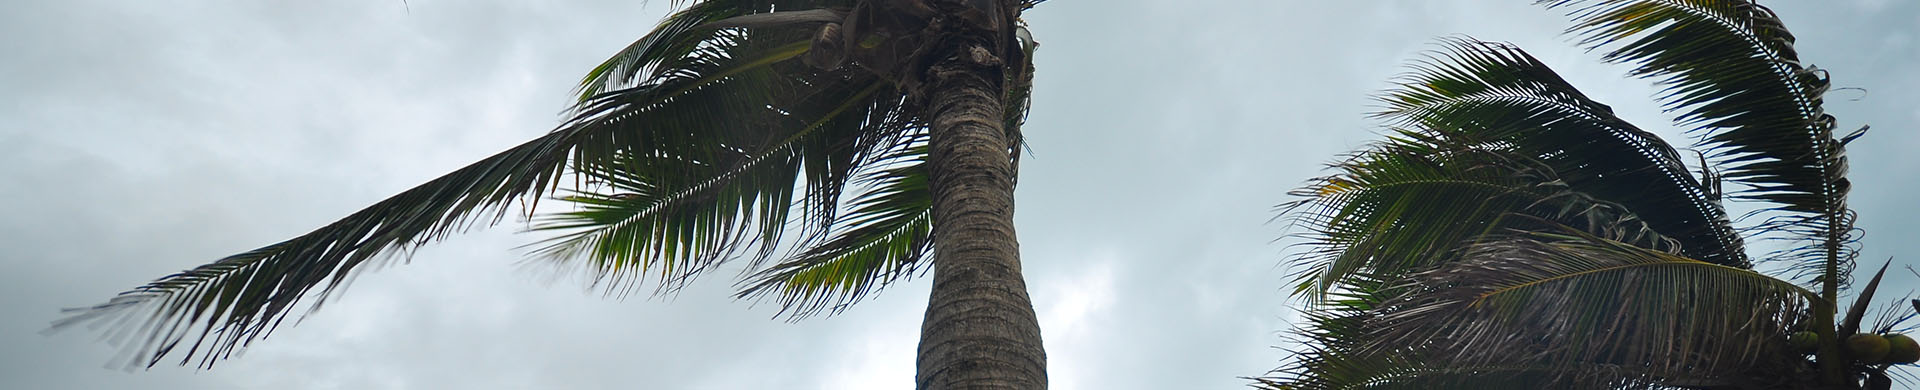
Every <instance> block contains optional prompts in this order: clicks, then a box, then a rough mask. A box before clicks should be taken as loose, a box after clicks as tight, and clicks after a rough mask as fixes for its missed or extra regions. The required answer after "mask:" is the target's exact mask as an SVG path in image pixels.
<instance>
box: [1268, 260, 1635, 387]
mask: <svg viewBox="0 0 1920 390" xmlns="http://www.w3.org/2000/svg"><path fill="white" fill-rule="evenodd" d="M1406 291H1407V289H1406V288H1404V287H1403V286H1397V285H1394V284H1392V283H1391V282H1389V281H1386V280H1382V279H1378V278H1372V277H1367V276H1362V277H1360V278H1358V279H1357V280H1356V281H1355V283H1353V284H1352V285H1351V286H1350V287H1349V288H1346V289H1343V290H1342V291H1339V292H1335V293H1334V295H1336V298H1335V299H1329V300H1325V301H1322V302H1320V303H1319V304H1316V305H1315V306H1313V309H1312V310H1309V311H1307V312H1305V313H1303V317H1304V318H1303V320H1304V325H1302V326H1301V327H1300V328H1298V329H1296V330H1295V331H1294V333H1295V336H1296V337H1295V339H1296V340H1297V341H1299V343H1300V345H1301V347H1299V349H1296V350H1294V351H1293V353H1292V354H1291V355H1292V356H1291V357H1290V359H1289V362H1288V363H1287V364H1286V365H1284V366H1282V367H1280V368H1278V369H1275V370H1273V371H1271V372H1268V375H1269V376H1267V377H1261V378H1249V379H1253V380H1254V381H1255V382H1256V383H1255V384H1254V387H1255V388H1260V389H1268V390H1279V389H1287V390H1310V389H1311V390H1322V389H1325V390H1332V389H1489V388H1525V389H1609V390H1613V389H1634V388H1650V387H1648V385H1649V384H1647V383H1643V382H1635V381H1632V380H1631V379H1623V378H1631V377H1632V376H1631V375H1620V373H1621V371H1625V370H1628V368H1626V367H1620V366H1610V365H1588V366H1581V367H1577V368H1576V370H1575V371H1574V372H1571V373H1567V372H1559V371H1556V370H1555V368H1556V367H1548V366H1537V365H1534V366H1529V365H1527V363H1525V362H1513V363H1508V364H1477V365H1459V364H1445V363H1442V362H1441V361H1439V360H1437V359H1436V356H1438V355H1440V353H1436V352H1435V351H1431V350H1427V349H1425V348H1426V347H1427V345H1425V344H1418V343H1416V344H1408V345H1404V346H1401V347H1400V348H1390V349H1389V348H1377V349H1368V348H1367V347H1368V345H1367V344H1368V342H1369V340H1372V339H1373V337H1374V334H1375V333H1377V332H1379V329H1377V328H1376V327H1375V326H1377V325H1378V322H1377V320H1376V319H1377V317H1378V316H1379V314H1380V312H1379V311H1378V309H1379V307H1380V305H1381V304H1382V303H1383V302H1385V301H1386V300H1388V299H1390V298H1391V297H1395V296H1399V295H1401V294H1404V293H1405V292H1406Z"/></svg>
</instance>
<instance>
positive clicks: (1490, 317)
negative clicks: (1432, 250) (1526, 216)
mask: <svg viewBox="0 0 1920 390" xmlns="http://www.w3.org/2000/svg"><path fill="white" fill-rule="evenodd" d="M1407 288H1410V289H1417V290H1420V291H1418V292H1414V293H1409V294H1406V295H1404V296H1401V297H1399V298H1396V299H1394V300H1393V301H1390V302H1387V303H1385V304H1383V305H1382V307H1381V309H1379V311H1380V312H1381V314H1380V317H1379V318H1378V319H1377V323H1376V324H1374V326H1376V327H1377V328H1376V329H1379V330H1380V332H1378V333H1376V334H1375V335H1374V336H1375V337H1376V338H1374V339H1372V340H1370V341H1368V343H1369V347H1368V348H1367V349H1393V348H1403V347H1404V346H1405V345H1424V346H1428V347H1430V348H1432V350H1435V351H1444V354H1443V355H1441V356H1436V357H1437V358H1438V359H1437V361H1441V362H1446V364H1464V365H1468V366H1473V365H1484V364H1501V363H1505V364H1512V363H1516V362H1517V363H1523V364H1528V365H1542V366H1550V367H1555V368H1571V367H1577V366H1580V365H1589V364H1614V365H1630V366H1633V367H1636V368H1637V369H1636V371H1640V372H1642V375H1644V377H1643V378H1642V379H1644V380H1648V381H1654V382H1668V383H1673V382H1698V381H1744V380H1748V378H1750V377H1752V376H1754V375H1780V376H1781V377H1782V378H1791V377H1792V376H1791V375H1787V374H1790V373H1792V372H1793V371H1794V370H1795V368H1796V367H1801V366H1800V365H1801V364H1804V362H1803V361H1799V358H1798V356H1799V355H1798V354H1796V353H1792V352H1790V351H1789V350H1787V349H1786V348H1787V346H1786V345H1785V336H1786V335H1785V330H1787V329H1793V328H1794V327H1795V326H1799V325H1800V322H1801V321H1803V320H1804V318H1803V316H1804V315H1805V310H1807V308H1808V307H1809V305H1810V303H1811V302H1816V301H1817V300H1818V299H1819V297H1818V295H1817V294H1815V293H1813V292H1811V291H1808V290H1806V289H1804V288H1801V287H1799V286H1797V285H1795V284H1793V283H1791V282H1787V281H1784V280H1779V279H1774V278H1772V277H1768V276H1766V275H1761V274H1758V273H1755V272H1753V271H1749V270H1745V269H1740V268H1733V267H1727V266H1723V265H1718V264H1713V263H1707V262H1703V261H1699V260H1694V259H1688V258H1685V257H1680V256H1676V255H1673V254H1669V253H1663V252H1658V251H1651V250H1646V249H1643V248H1638V247H1635V246H1632V245H1627V244H1625V243H1621V242H1618V241H1614V240H1610V239H1606V238H1602V237H1598V236H1594V235H1591V234H1587V233H1584V232H1580V231H1578V230H1574V229H1571V228H1562V229H1559V231H1558V232H1516V233H1513V234H1512V235H1508V236H1505V237H1503V238H1501V239H1498V240H1491V241H1487V242H1483V243H1480V244H1476V245H1474V246H1473V247H1472V248H1471V249H1470V250H1469V252H1468V253H1467V254H1466V255H1465V256H1464V258H1463V259H1462V260H1461V261H1459V262H1456V263H1453V264H1449V265H1447V266H1445V267H1441V268H1439V269H1436V270H1433V271H1428V272H1424V273H1421V274H1420V275H1417V276H1416V277H1415V278H1414V279H1413V281H1412V282H1410V283H1409V284H1408V286H1407ZM1782 359H1785V360H1782Z"/></svg>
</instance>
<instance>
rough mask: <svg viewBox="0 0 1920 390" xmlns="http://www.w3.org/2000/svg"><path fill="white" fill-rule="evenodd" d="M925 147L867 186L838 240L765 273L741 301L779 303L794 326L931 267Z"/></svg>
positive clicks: (746, 286) (842, 221) (897, 157)
mask: <svg viewBox="0 0 1920 390" xmlns="http://www.w3.org/2000/svg"><path fill="white" fill-rule="evenodd" d="M921 138H924V137H921ZM922 142H923V141H917V142H915V143H913V144H911V145H909V146H908V147H905V148H901V149H900V150H899V152H898V153H895V154H893V155H891V156H890V158H888V159H887V160H888V161H886V162H885V163H884V164H885V165H884V166H886V168H885V169H881V170H878V171H876V172H873V173H870V174H868V175H866V177H865V178H863V179H862V181H863V182H864V183H863V184H864V185H865V186H866V187H868V190H867V191H866V192H865V193H864V194H862V195H861V196H860V197H859V198H857V199H856V200H854V201H853V203H852V204H851V210H850V212H849V213H847V214H846V215H843V216H841V217H840V218H839V219H837V220H836V226H833V227H832V231H833V232H834V235H833V237H831V238H830V239H826V240H824V241H821V242H818V243H817V244H813V245H811V246H810V247H807V248H805V249H802V250H799V251H797V252H796V253H794V254H793V255H790V256H787V257H786V258H785V259H782V260H781V261H779V262H778V263H776V264H773V265H772V266H769V267H767V268H766V269H764V270H761V271H759V272H758V273H756V274H755V275H753V276H752V277H750V278H749V280H747V281H744V282H742V287H743V288H742V289H741V291H740V292H739V293H738V294H736V296H737V297H740V298H760V299H773V300H774V301H776V302H778V303H779V304H780V305H781V307H782V309H783V313H786V314H788V315H789V316H790V318H794V319H798V318H804V317H807V316H811V315H814V314H820V313H835V312H838V311H840V310H842V309H844V308H846V307H847V306H849V305H852V304H853V303H856V302H858V301H860V300H861V299H862V298H864V297H866V296H868V295H869V294H871V293H873V292H875V291H877V290H879V289H880V288H881V287H884V286H886V285H888V284H892V283H894V282H898V281H902V280H905V279H907V278H911V277H913V276H914V274H915V272H916V271H917V270H918V269H919V266H922V265H926V264H929V262H927V261H925V260H926V259H927V258H929V257H930V256H932V254H933V253H932V244H933V242H932V236H933V213H932V206H933V205H932V200H933V198H932V194H930V193H929V192H928V187H927V171H926V170H927V167H926V165H925V164H926V162H925V158H926V148H925V146H924V144H923V143H922Z"/></svg>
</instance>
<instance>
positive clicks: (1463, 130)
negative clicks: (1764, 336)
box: [1379, 38, 1748, 268]
mask: <svg viewBox="0 0 1920 390" xmlns="http://www.w3.org/2000/svg"><path fill="white" fill-rule="evenodd" d="M1441 44H1442V46H1443V49H1442V50H1441V51H1439V52H1437V53H1435V55H1433V57H1430V58H1429V59H1428V60H1426V61H1421V62H1419V63H1417V64H1416V65H1414V71H1413V72H1411V73H1409V74H1407V75H1405V76H1402V80H1401V86H1402V88H1401V89H1399V90H1395V91H1392V92H1390V93H1388V94H1387V95H1386V96H1383V97H1382V100H1383V101H1384V102H1385V103H1387V105H1388V109H1387V110H1386V111H1385V112H1382V113H1380V114H1379V115H1380V116H1381V117H1383V118H1386V119H1388V120H1390V121H1392V123H1394V124H1398V125H1402V126H1414V127H1418V128H1421V129H1423V130H1425V131H1428V132H1432V133H1436V134H1441V135H1443V136H1445V137H1448V138H1452V139H1456V140H1459V141H1458V142H1464V143H1472V144H1475V146H1474V147H1477V148H1492V149H1508V150H1511V151H1512V152H1513V153H1516V154H1520V155H1523V156H1525V157H1528V158H1532V159H1535V160H1538V161H1540V162H1541V163H1543V164H1544V165H1546V166H1548V167H1549V168H1551V169H1552V170H1553V171H1554V172H1555V173H1556V177H1558V178H1559V179H1560V180H1562V181H1564V182H1565V183H1566V185H1567V187H1568V188H1570V189H1572V190H1573V191H1577V192H1580V193H1583V194H1586V195H1588V196H1592V197H1594V198H1597V199H1602V200H1605V201H1607V202H1611V203H1614V204H1618V205H1620V206H1621V207H1624V208H1625V209H1627V210H1628V211H1630V212H1632V213H1633V214H1635V215H1637V216H1639V217H1640V218H1641V219H1642V220H1644V221H1645V222H1646V223H1647V224H1648V225H1649V226H1650V227H1651V228H1652V229H1653V230H1655V231H1658V232H1660V233H1661V234H1664V235H1666V236H1668V237H1673V238H1674V239H1676V240H1678V241H1679V242H1680V243H1681V244H1682V245H1681V248H1680V249H1681V253H1682V254H1683V255H1685V256H1688V257H1692V258H1696V259H1700V260H1704V261H1708V262H1712V263H1716V264H1724V265H1729V266H1735V267H1743V268H1744V267H1746V266H1748V262H1747V258H1746V254H1745V253H1744V250H1743V249H1742V246H1743V245H1742V243H1741V239H1740V236H1739V235H1738V234H1737V233H1735V231H1734V230H1733V228H1732V226H1731V225H1730V224H1729V221H1728V218H1727V214H1726V211H1725V210H1724V209H1723V208H1722V207H1721V206H1720V205H1719V203H1718V202H1716V201H1715V200H1714V199H1713V198H1711V197H1710V196H1709V194H1708V191H1707V188H1706V187H1705V186H1702V185H1701V183H1700V182H1699V181H1698V180H1696V179H1695V178H1693V177H1692V176H1691V175H1689V174H1688V173H1687V168H1686V165H1685V163H1684V162H1683V161H1682V160H1681V158H1680V155H1679V153H1677V152H1676V151H1675V150H1674V149H1673V147H1672V146H1669V145H1668V144H1667V143H1666V142H1665V141H1662V140H1661V139H1660V138H1659V137H1657V136H1654V135H1653V134H1651V133H1648V132H1646V131H1643V130H1640V129H1639V128H1638V127H1635V126H1633V125H1632V124H1630V123H1627V122H1626V121H1625V120H1622V119H1620V118H1619V117H1616V116H1614V113H1613V110H1612V109H1611V108H1609V107H1607V106H1606V105H1603V104H1600V103H1598V102H1595V101H1593V100H1592V99H1590V98H1588V97H1587V96H1586V95H1584V94H1581V93H1580V91H1579V90H1577V89H1575V88H1574V87H1573V85H1572V84H1569V83H1568V82H1567V81H1566V80H1565V79H1563V78H1561V77H1560V76H1559V75H1558V74H1555V73H1554V72H1553V70H1552V69H1550V68H1548V67H1547V66H1546V64H1544V63H1541V62H1540V60H1538V59H1536V58H1534V57H1533V56H1532V55H1529V54H1527V53H1526V52H1525V51H1522V50H1520V49H1519V48H1517V47H1513V46H1511V45H1507V44H1502V43H1492V42H1482V41H1476V40H1472V39H1467V38H1450V39H1443V40H1442V41H1441Z"/></svg>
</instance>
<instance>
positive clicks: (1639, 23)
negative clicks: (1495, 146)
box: [1539, 0, 1855, 299]
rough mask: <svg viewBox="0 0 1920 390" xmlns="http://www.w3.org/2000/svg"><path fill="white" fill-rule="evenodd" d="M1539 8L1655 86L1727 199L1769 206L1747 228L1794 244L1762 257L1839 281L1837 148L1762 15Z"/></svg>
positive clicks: (1620, 0)
mask: <svg viewBox="0 0 1920 390" xmlns="http://www.w3.org/2000/svg"><path fill="white" fill-rule="evenodd" d="M1539 3H1541V4H1545V5H1547V6H1549V7H1564V8H1571V9H1572V11H1571V15H1572V16H1573V17H1574V19H1575V21H1576V25H1575V26H1574V27H1573V28H1571V29H1570V30H1569V31H1570V32H1574V33H1577V34H1580V35H1581V36H1583V37H1584V38H1585V43H1586V44H1587V45H1588V46H1589V47H1592V48H1604V49H1608V50H1610V51H1609V52H1608V53H1607V54H1606V57H1605V58H1606V59H1607V60H1608V61H1612V62H1616V63H1625V64H1632V65H1634V66H1635V67H1636V68H1635V69H1634V74H1635V75H1638V76H1642V77H1650V78H1655V79H1657V80H1658V82H1659V83H1660V84H1661V85H1663V86H1664V87H1665V89H1664V90H1663V91H1662V93H1661V94H1660V99H1661V100H1662V101H1663V102H1664V104H1665V105H1666V107H1667V108H1668V109H1669V110H1670V111H1673V112H1675V113H1676V115H1677V116H1676V118H1675V120H1676V122H1677V123H1678V124H1680V125H1681V126H1684V127H1689V128H1691V131H1692V133H1693V134H1694V135H1696V136H1697V137H1698V138H1697V140H1698V144H1699V146H1700V147H1701V148H1703V149H1705V150H1708V151H1711V152H1712V156H1711V157H1712V159H1711V160H1712V162H1713V163H1714V164H1716V165H1718V166H1719V167H1720V168H1721V169H1720V170H1721V172H1722V174H1723V177H1724V178H1725V179H1726V180H1728V181H1732V182H1735V183H1740V184H1744V185H1745V186H1746V187H1747V188H1745V189H1743V190H1740V191H1735V192H1732V193H1729V194H1728V195H1729V198H1731V199H1736V200H1753V201H1762V202H1769V203H1772V204H1773V205H1775V206H1774V207H1773V208H1772V209H1771V210H1770V211H1772V213H1771V214H1772V215H1771V216H1770V217H1768V218H1767V219H1766V220H1764V221H1762V222H1760V223H1758V224H1757V225H1756V226H1755V228H1756V229H1758V230H1759V231H1760V232H1761V233H1763V235H1765V234H1766V233H1779V235H1784V237H1778V236H1776V237H1774V238H1788V239H1794V240H1800V241H1801V243H1802V245H1800V246H1797V247H1794V248H1791V249H1789V250H1786V251H1783V252H1780V253H1776V254H1774V256H1773V258H1774V259H1779V260H1785V261H1790V262H1792V264H1794V265H1796V266H1797V267H1798V268H1799V269H1800V270H1802V271H1806V272H1803V275H1807V276H1811V280H1809V282H1810V283H1814V284H1818V283H1819V282H1821V281H1823V280H1824V278H1828V277H1831V278H1833V279H1834V281H1835V282H1836V283H1841V282H1844V280H1845V278H1846V277H1847V275H1848V274H1850V273H1851V272H1850V271H1851V270H1852V265H1853V258H1854V254H1855V249H1854V248H1853V240H1854V235H1853V214H1852V212H1851V211H1850V210H1848V208H1847V205H1846V195H1847V191H1848V189H1849V187H1850V185H1849V183H1848V182H1847V179H1846V171H1847V160H1846V153H1845V148H1844V146H1843V144H1844V142H1843V141H1842V140H1839V139H1835V137H1834V128H1835V123H1834V118H1833V116H1831V115H1828V114H1827V113H1826V112H1825V110H1824V109H1823V108H1822V107H1821V102H1822V98H1821V96H1822V95H1823V94H1824V93H1825V92H1826V90H1827V88H1828V80H1827V76H1826V72H1824V71H1822V70H1820V69H1818V68H1814V67H1810V66H1803V65H1802V63H1801V62H1800V59H1799V58H1798V55H1797V54H1796V52H1795V50H1794V48H1793V43H1794V38H1793V34H1791V33H1789V32H1787V30H1786V27H1785V25H1783V24H1782V23H1781V21H1780V19H1779V17H1777V16H1776V15H1774V13H1773V11H1771V10H1769V9H1767V8H1766V7H1763V6H1760V5H1758V4H1754V3H1753V2H1751V1H1746V0H1543V1H1539ZM1846 138H1847V139H1851V136H1849V137H1846ZM1829 299H1831V297H1830V298H1829Z"/></svg>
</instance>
